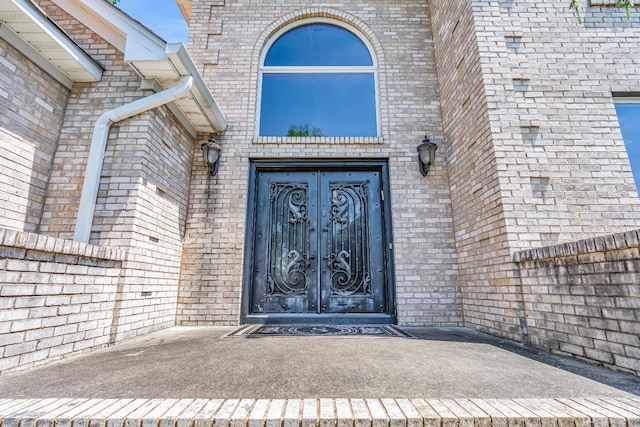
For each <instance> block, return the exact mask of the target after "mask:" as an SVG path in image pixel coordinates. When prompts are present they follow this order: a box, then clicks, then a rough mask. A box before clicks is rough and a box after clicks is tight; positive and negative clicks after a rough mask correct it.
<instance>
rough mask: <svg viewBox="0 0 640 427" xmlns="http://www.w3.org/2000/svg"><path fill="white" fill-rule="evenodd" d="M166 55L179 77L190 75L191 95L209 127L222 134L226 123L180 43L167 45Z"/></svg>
mask: <svg viewBox="0 0 640 427" xmlns="http://www.w3.org/2000/svg"><path fill="white" fill-rule="evenodd" d="M166 53H167V56H168V57H169V60H170V61H171V63H172V64H173V66H174V67H175V68H176V70H177V71H178V73H179V74H180V75H190V76H192V77H193V87H192V89H191V94H192V95H193V97H194V99H195V100H196V103H197V104H198V107H199V108H200V110H201V112H202V114H203V115H204V116H205V117H206V118H207V121H208V122H209V124H210V125H211V127H212V128H213V129H214V130H215V131H217V132H224V131H225V130H226V129H227V121H226V120H225V118H224V116H223V115H222V112H221V111H220V109H219V108H218V104H216V101H215V100H214V99H213V95H212V94H211V91H209V88H208V87H207V85H206V83H205V82H204V79H203V78H202V76H201V75H200V72H199V71H198V69H197V68H196V66H195V64H194V63H193V60H192V59H191V56H189V52H187V49H186V47H185V46H184V45H183V44H182V43H167V47H166Z"/></svg>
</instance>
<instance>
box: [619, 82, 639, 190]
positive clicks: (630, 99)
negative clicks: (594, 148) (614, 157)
mask: <svg viewBox="0 0 640 427" xmlns="http://www.w3.org/2000/svg"><path fill="white" fill-rule="evenodd" d="M618 105H637V106H638V108H640V94H636V93H634V94H624V95H620V94H614V95H613V109H614V112H615V115H616V122H617V123H618V129H620V135H621V136H622V139H623V143H624V148H625V153H626V154H627V159H628V160H629V166H630V167H631V175H632V177H633V180H634V183H637V184H636V191H637V192H638V194H639V195H640V177H636V174H635V173H634V166H633V163H632V162H631V156H630V155H629V150H628V148H627V143H626V142H625V141H624V133H623V130H622V123H620V116H619V115H618V111H617V110H618V109H617V106H618ZM638 169H639V173H640V165H638Z"/></svg>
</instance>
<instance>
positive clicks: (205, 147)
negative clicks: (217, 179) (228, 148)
mask: <svg viewBox="0 0 640 427" xmlns="http://www.w3.org/2000/svg"><path fill="white" fill-rule="evenodd" d="M221 148H222V147H220V144H218V143H217V142H216V140H215V139H213V137H212V136H210V137H209V139H208V140H207V142H205V143H203V144H202V145H201V146H200V149H201V150H202V153H203V154H204V162H205V163H206V165H207V166H208V167H209V174H210V175H211V176H216V174H217V173H218V166H219V165H220V150H221Z"/></svg>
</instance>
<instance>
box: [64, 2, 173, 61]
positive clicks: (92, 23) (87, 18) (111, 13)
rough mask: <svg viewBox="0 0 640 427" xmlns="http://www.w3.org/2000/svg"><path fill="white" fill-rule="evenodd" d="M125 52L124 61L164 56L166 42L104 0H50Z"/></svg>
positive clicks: (161, 57)
mask: <svg viewBox="0 0 640 427" xmlns="http://www.w3.org/2000/svg"><path fill="white" fill-rule="evenodd" d="M52 1H53V3H55V4H56V5H58V6H60V7H61V8H62V9H63V10H65V11H66V12H68V13H69V14H71V15H72V16H73V17H74V18H76V19H77V20H78V21H80V22H82V23H83V24H84V25H86V26H87V27H88V28H89V29H90V30H91V31H93V32H95V33H96V34H98V35H99V36H100V37H102V38H104V39H105V40H106V41H108V42H109V43H111V44H112V45H114V46H115V47H116V48H117V49H118V50H119V51H121V52H123V53H124V54H125V60H127V61H135V60H158V59H160V60H162V59H166V55H165V52H164V48H165V45H166V42H165V41H164V40H163V39H162V38H160V37H159V36H158V35H156V34H154V33H153V32H152V31H151V30H149V29H148V28H147V27H145V26H144V25H142V24H141V23H139V22H138V21H136V20H135V19H133V18H132V17H130V16H129V15H127V14H126V13H124V12H123V11H121V10H120V9H118V8H117V7H115V6H113V5H111V4H109V3H108V2H106V1H104V0H52Z"/></svg>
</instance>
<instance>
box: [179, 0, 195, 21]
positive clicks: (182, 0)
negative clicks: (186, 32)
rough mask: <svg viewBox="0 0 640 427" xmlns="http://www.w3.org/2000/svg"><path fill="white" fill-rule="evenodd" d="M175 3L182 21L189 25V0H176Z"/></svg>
mask: <svg viewBox="0 0 640 427" xmlns="http://www.w3.org/2000/svg"><path fill="white" fill-rule="evenodd" d="M176 3H177V4H178V8H179V9H180V12H182V16H184V20H185V21H187V24H189V23H190V22H191V0H176Z"/></svg>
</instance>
